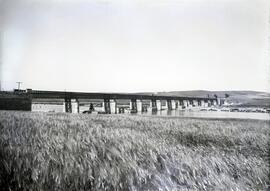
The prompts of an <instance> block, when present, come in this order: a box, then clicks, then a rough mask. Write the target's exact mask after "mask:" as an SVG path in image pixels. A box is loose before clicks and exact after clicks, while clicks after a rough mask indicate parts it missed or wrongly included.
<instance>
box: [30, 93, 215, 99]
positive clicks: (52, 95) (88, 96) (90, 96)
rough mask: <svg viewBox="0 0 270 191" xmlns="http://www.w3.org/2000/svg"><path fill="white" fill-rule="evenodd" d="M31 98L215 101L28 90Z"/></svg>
mask: <svg viewBox="0 0 270 191" xmlns="http://www.w3.org/2000/svg"><path fill="white" fill-rule="evenodd" d="M27 93H28V94H29V95H31V97H32V98H40V99H42V98H44V99H46V98H54V99H65V98H69V99H140V100H205V101H207V100H217V99H216V98H207V97H182V96H159V95H144V94H130V93H86V92H65V91H43V90H30V91H29V90H28V91H27Z"/></svg>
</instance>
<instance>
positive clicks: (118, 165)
mask: <svg viewBox="0 0 270 191" xmlns="http://www.w3.org/2000/svg"><path fill="white" fill-rule="evenodd" d="M268 140H269V121H259V120H221V119H219V120H206V119H188V118H166V117H143V116H127V115H94V116H91V115H72V114H49V113H30V112H5V111H1V112H0V187H1V188H3V190H44V191H45V190H46V191H47V190H63V191H64V190H264V189H266V187H267V184H269V179H268V178H269V177H268V174H269V163H268V162H267V160H268V159H267V156H268V154H269V153H268V151H269V150H268V149H269V148H268V145H267V143H268Z"/></svg>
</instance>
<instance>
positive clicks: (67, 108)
mask: <svg viewBox="0 0 270 191" xmlns="http://www.w3.org/2000/svg"><path fill="white" fill-rule="evenodd" d="M63 105H64V112H66V113H72V105H71V99H70V98H65V101H64V104H63Z"/></svg>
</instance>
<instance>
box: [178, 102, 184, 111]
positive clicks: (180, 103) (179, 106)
mask: <svg viewBox="0 0 270 191" xmlns="http://www.w3.org/2000/svg"><path fill="white" fill-rule="evenodd" d="M183 101H184V100H179V105H178V108H179V109H183V106H184V102H183Z"/></svg>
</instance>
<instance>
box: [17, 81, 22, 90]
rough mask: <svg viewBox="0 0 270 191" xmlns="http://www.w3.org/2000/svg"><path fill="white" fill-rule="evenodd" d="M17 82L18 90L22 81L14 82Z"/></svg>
mask: <svg viewBox="0 0 270 191" xmlns="http://www.w3.org/2000/svg"><path fill="white" fill-rule="evenodd" d="M16 83H17V84H18V90H20V87H21V84H22V82H16Z"/></svg>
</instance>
